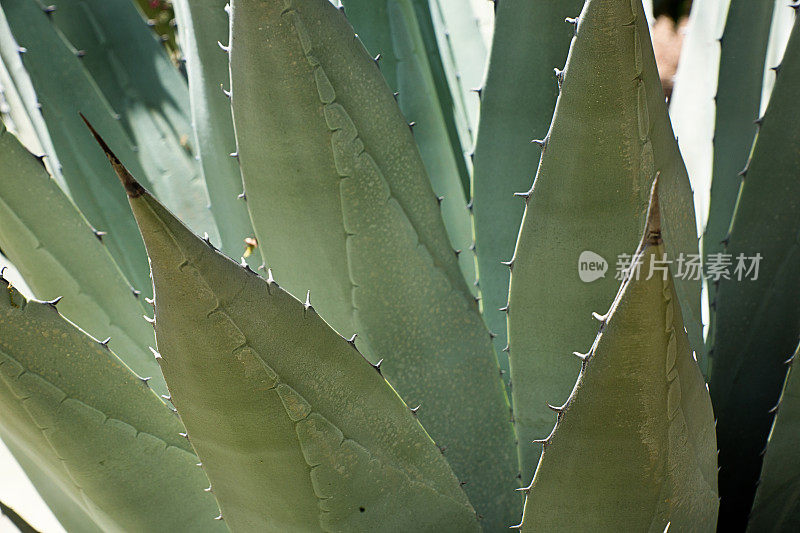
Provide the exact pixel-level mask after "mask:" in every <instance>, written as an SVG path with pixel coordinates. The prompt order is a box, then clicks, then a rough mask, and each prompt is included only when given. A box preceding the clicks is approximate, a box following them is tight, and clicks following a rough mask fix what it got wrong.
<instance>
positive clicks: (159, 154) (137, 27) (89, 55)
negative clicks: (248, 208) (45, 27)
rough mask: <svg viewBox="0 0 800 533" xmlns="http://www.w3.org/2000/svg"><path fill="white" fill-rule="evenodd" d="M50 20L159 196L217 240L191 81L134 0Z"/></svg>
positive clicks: (61, 6) (65, 4)
mask: <svg viewBox="0 0 800 533" xmlns="http://www.w3.org/2000/svg"><path fill="white" fill-rule="evenodd" d="M40 18H41V17H40ZM47 19H48V20H49V21H50V22H51V23H52V24H53V26H54V28H55V29H56V30H57V31H58V32H60V35H61V36H62V37H63V39H64V40H65V41H66V43H68V46H69V47H71V48H72V49H74V50H76V51H77V52H76V54H78V56H79V57H80V64H81V65H82V66H83V67H84V68H85V69H86V71H87V72H88V73H89V75H90V76H91V78H92V80H93V81H94V82H95V83H96V84H97V87H98V88H99V89H100V91H101V92H102V94H103V97H104V98H105V99H106V100H107V101H108V105H109V106H110V108H111V109H112V110H113V112H114V113H116V114H117V115H118V117H119V121H120V124H121V125H122V127H123V129H124V130H125V133H126V134H127V135H128V137H129V139H130V142H131V144H132V146H133V147H134V153H135V155H136V157H137V163H138V164H140V165H141V168H142V170H143V171H144V173H145V175H146V176H147V179H148V181H149V182H150V183H151V184H152V187H153V191H154V192H155V193H156V194H157V195H158V196H159V198H160V199H161V201H162V202H164V203H165V204H166V205H168V206H170V209H172V210H173V211H175V212H176V213H177V214H178V216H180V217H181V219H182V220H185V221H186V222H187V224H189V226H191V227H192V228H194V230H195V231H198V232H207V233H208V234H209V235H211V236H212V238H214V239H215V240H216V239H217V236H216V235H217V231H216V227H215V224H214V220H213V218H212V216H211V213H210V211H209V209H208V193H207V192H206V187H205V183H204V181H203V174H202V171H201V169H200V165H199V164H198V162H197V161H196V158H195V154H194V153H193V147H192V144H193V143H194V139H193V138H192V125H191V118H190V110H189V92H188V88H187V85H186V79H185V78H184V77H183V76H181V73H180V72H179V71H178V69H176V68H175V67H174V66H173V64H172V62H171V60H170V59H169V57H168V56H167V53H166V50H165V49H164V47H163V46H162V44H161V43H160V42H159V41H158V40H157V38H156V35H155V34H154V33H153V31H152V30H151V28H149V27H148V25H147V24H146V22H145V20H144V18H143V17H142V15H141V13H140V12H139V10H138V9H137V7H136V6H135V5H134V2H130V1H127V2H119V1H115V2H109V1H107V0H61V1H59V2H58V4H57V6H56V9H54V10H52V11H50V12H49V13H48V14H47ZM145 58H146V59H145ZM85 114H86V112H85ZM84 135H85V132H84ZM228 151H230V150H228ZM111 181H112V183H113V180H111ZM240 192H241V191H240ZM237 194H238V193H237ZM235 257H237V258H238V257H239V256H235Z"/></svg>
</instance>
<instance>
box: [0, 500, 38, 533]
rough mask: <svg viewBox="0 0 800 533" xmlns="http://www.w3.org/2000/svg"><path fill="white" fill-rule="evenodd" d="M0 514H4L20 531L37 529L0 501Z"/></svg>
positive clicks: (25, 532)
mask: <svg viewBox="0 0 800 533" xmlns="http://www.w3.org/2000/svg"><path fill="white" fill-rule="evenodd" d="M0 516H5V517H6V518H8V519H9V521H10V522H11V523H12V524H14V527H16V528H17V529H18V530H19V531H20V533H37V531H36V530H35V529H34V528H33V527H32V526H31V525H30V524H29V523H28V522H27V521H26V520H25V519H24V518H22V517H21V516H20V515H19V514H17V512H16V511H14V509H12V508H11V507H9V506H8V505H6V504H4V503H3V502H1V501H0Z"/></svg>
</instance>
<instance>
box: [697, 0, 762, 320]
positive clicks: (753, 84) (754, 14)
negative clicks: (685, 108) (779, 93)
mask: <svg viewBox="0 0 800 533" xmlns="http://www.w3.org/2000/svg"><path fill="white" fill-rule="evenodd" d="M773 8H774V4H773V3H772V2H769V1H766V2H752V1H750V0H732V1H731V3H730V7H729V9H728V17H727V20H726V23H725V31H724V32H723V34H722V38H721V39H720V43H721V55H720V61H719V81H718V83H717V95H716V98H715V103H716V109H717V111H716V121H715V126H714V162H713V169H712V179H711V193H710V204H709V211H708V223H707V224H706V227H705V233H704V234H703V255H704V256H705V257H709V256H710V255H712V254H717V253H720V252H722V250H723V248H724V242H723V241H724V240H725V238H726V237H727V233H728V229H729V228H730V225H731V215H732V214H733V209H734V207H735V205H736V197H737V196H738V193H739V179H738V174H739V172H741V171H742V170H743V169H744V168H745V164H746V163H747V161H748V159H749V156H750V149H751V148H752V146H753V137H755V134H756V120H757V119H758V118H759V106H760V104H761V90H762V87H763V84H764V61H765V59H766V54H767V44H768V42H769V33H770V26H771V23H772V12H773ZM745 34H746V35H747V38H746V39H743V38H741V36H742V35H745ZM715 294H716V287H715V286H714V285H713V284H711V285H709V298H711V299H713V298H714V296H715ZM711 328H712V330H713V310H712V321H711ZM712 334H713V333H712Z"/></svg>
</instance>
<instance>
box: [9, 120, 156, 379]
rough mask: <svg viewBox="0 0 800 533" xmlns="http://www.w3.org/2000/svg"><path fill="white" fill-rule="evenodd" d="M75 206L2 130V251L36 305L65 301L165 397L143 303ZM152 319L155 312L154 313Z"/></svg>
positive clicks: (67, 311) (73, 315)
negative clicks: (108, 339)
mask: <svg viewBox="0 0 800 533" xmlns="http://www.w3.org/2000/svg"><path fill="white" fill-rule="evenodd" d="M107 238H108V237H105V236H102V235H98V234H96V233H95V230H93V228H92V227H91V226H90V225H89V223H88V222H87V221H86V219H85V218H83V216H82V215H81V213H80V212H79V211H78V209H77V208H76V207H75V204H73V203H72V201H70V199H69V198H68V197H67V196H66V195H65V194H64V192H63V191H62V190H61V189H60V188H59V187H58V185H57V184H56V183H55V181H53V180H52V179H50V176H49V175H48V174H47V171H46V170H45V169H44V167H43V166H42V164H41V162H40V160H39V159H38V158H36V157H35V156H33V155H32V154H30V153H29V152H28V151H27V150H25V148H23V147H22V146H21V145H20V143H19V141H17V139H16V138H14V136H13V135H11V134H10V133H9V132H7V131H6V130H5V128H3V126H2V125H0V247H1V248H2V249H3V251H4V252H5V254H7V255H8V257H9V259H10V260H11V261H12V262H13V263H14V265H15V266H16V267H17V268H19V269H20V271H21V272H22V275H23V276H24V277H25V281H26V282H27V283H28V285H29V286H30V288H31V289H32V290H33V293H34V294H35V295H36V296H38V297H39V298H42V299H45V300H53V299H55V298H59V297H63V300H62V301H61V303H60V304H59V309H60V310H61V312H63V313H64V315H65V316H66V317H68V318H69V319H70V320H72V321H74V322H75V323H76V324H78V325H79V326H80V327H82V328H83V329H84V331H86V332H88V333H89V334H90V335H92V336H93V337H95V338H98V339H105V338H107V337H111V341H110V346H111V347H112V348H113V349H115V350H117V351H118V352H119V353H120V354H121V356H122V358H123V360H124V361H125V362H126V364H128V365H129V366H130V367H131V368H132V369H133V370H134V371H135V372H136V373H137V374H139V375H140V376H142V377H152V378H153V382H152V385H153V387H154V389H155V390H156V391H158V393H159V394H165V393H166V384H165V383H164V380H163V378H162V377H161V371H160V370H159V368H158V365H157V364H156V362H155V361H154V360H153V356H152V354H151V353H150V351H149V350H148V348H147V347H148V346H149V345H150V344H152V343H153V329H152V327H151V326H150V325H149V324H147V323H146V322H145V320H144V319H143V318H142V315H145V314H147V313H146V310H145V307H144V305H143V302H142V299H143V298H142V296H141V295H137V293H136V292H135V291H134V289H133V288H132V287H131V286H130V284H129V283H128V281H127V280H126V279H125V277H124V276H123V274H122V272H120V269H119V267H118V266H117V264H116V263H115V262H114V259H113V258H112V257H111V255H109V253H108V250H107V248H106V246H105V242H106V240H107ZM151 314H152V310H151Z"/></svg>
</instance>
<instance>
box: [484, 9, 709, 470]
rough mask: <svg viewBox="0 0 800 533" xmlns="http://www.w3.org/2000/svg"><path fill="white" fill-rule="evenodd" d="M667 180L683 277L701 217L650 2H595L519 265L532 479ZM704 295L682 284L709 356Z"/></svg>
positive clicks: (513, 332) (526, 455)
mask: <svg viewBox="0 0 800 533" xmlns="http://www.w3.org/2000/svg"><path fill="white" fill-rule="evenodd" d="M598 132H602V134H598ZM658 172H660V173H661V187H660V190H659V196H660V200H661V206H662V214H663V227H664V234H665V242H666V248H667V252H668V254H669V259H671V260H675V261H676V263H674V264H673V265H672V266H673V267H675V266H677V264H678V263H677V260H678V259H679V257H680V254H681V253H683V254H695V255H697V239H696V232H695V222H694V210H693V208H692V196H691V190H690V188H689V180H688V177H687V176H686V170H685V168H684V166H683V162H682V161H681V158H680V154H679V153H678V148H677V145H676V143H675V139H674V138H673V137H672V128H671V127H670V124H669V120H668V118H667V110H666V106H665V103H664V95H663V92H662V89H661V84H660V81H659V77H658V72H657V70H656V65H655V59H654V57H653V49H652V46H651V45H650V37H649V27H648V25H647V20H646V18H645V16H644V12H643V10H642V8H641V2H640V0H634V2H633V3H632V2H631V1H630V0H613V1H595V0H590V1H589V2H587V4H586V5H585V7H584V9H583V12H582V13H581V16H580V19H579V21H578V26H577V35H576V37H575V39H574V40H573V43H572V47H571V50H570V55H569V58H568V60H567V66H566V68H565V70H564V81H563V84H562V91H561V94H560V96H559V99H558V103H557V105H556V111H555V116H554V118H553V123H552V125H551V127H550V131H549V133H548V134H547V137H546V138H545V147H544V151H543V154H542V159H541V162H540V164H539V170H538V173H537V175H536V179H535V181H534V184H533V187H532V188H531V190H530V191H529V192H528V193H526V197H527V198H526V202H527V207H526V211H525V217H524V219H523V222H522V229H521V231H520V236H519V240H518V242H517V249H516V251H515V252H514V257H513V259H512V265H511V266H512V274H511V286H510V296H509V303H508V332H509V347H510V352H509V355H510V360H511V378H512V381H513V384H514V386H513V389H512V398H513V405H514V420H515V422H516V428H517V432H518V435H519V440H520V448H519V452H520V464H521V469H522V472H523V473H529V472H532V471H533V469H534V468H535V467H536V464H537V463H538V460H539V455H540V451H539V449H538V448H537V447H534V446H530V445H529V444H528V443H529V442H530V441H531V440H533V439H536V438H540V437H541V436H543V435H547V434H548V433H549V432H550V429H551V428H552V425H553V422H552V413H550V412H549V410H548V408H547V403H548V402H549V403H551V404H553V405H559V404H561V403H563V402H565V401H566V399H567V397H568V395H569V393H570V391H571V390H572V386H573V384H574V379H575V374H576V373H577V371H578V361H577V360H576V359H575V358H574V357H572V356H571V355H570V354H571V353H572V351H573V349H574V346H575V345H576V344H577V345H581V344H587V345H588V344H589V343H590V342H591V340H592V338H593V337H594V335H595V334H596V331H595V330H596V328H595V325H594V324H593V322H592V318H591V315H590V313H591V311H592V310H593V309H598V308H602V307H604V306H606V305H608V302H610V301H611V300H612V299H613V298H614V294H615V293H616V290H617V288H618V281H616V280H615V277H616V276H615V275H614V271H615V269H616V265H615V263H617V262H618V261H617V258H618V257H619V256H620V255H621V254H625V253H629V251H630V250H632V249H634V248H635V247H636V244H637V242H638V241H639V236H640V234H641V227H642V225H643V224H644V220H645V215H646V212H647V205H648V194H649V190H650V189H649V188H650V186H651V184H652V181H653V179H654V177H655V176H656V174H657V173H658ZM670 239H671V241H670ZM585 252H589V256H588V258H587V257H586V255H585ZM479 253H480V250H479ZM591 253H594V254H597V255H598V256H599V257H600V258H602V259H597V258H596V256H593V255H591ZM587 260H588V261H594V262H597V263H600V262H601V261H603V260H604V261H606V262H607V266H608V271H607V272H605V277H599V278H598V279H595V278H594V277H592V278H586V281H584V280H583V279H582V278H581V277H580V276H579V270H578V267H579V261H587ZM589 273H590V272H586V274H589ZM699 285H700V282H699V279H695V280H692V279H690V276H687V279H676V281H675V286H676V287H675V290H676V292H677V293H678V301H679V302H680V303H681V306H682V308H683V314H684V316H685V317H687V318H686V320H685V325H686V328H687V330H688V332H689V339H690V342H691V343H692V347H693V348H695V349H698V348H699V346H700V345H701V344H702V341H701V336H700V313H699V296H700V286H699ZM526 481H527V480H526Z"/></svg>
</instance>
